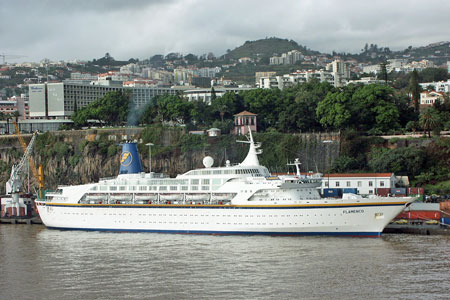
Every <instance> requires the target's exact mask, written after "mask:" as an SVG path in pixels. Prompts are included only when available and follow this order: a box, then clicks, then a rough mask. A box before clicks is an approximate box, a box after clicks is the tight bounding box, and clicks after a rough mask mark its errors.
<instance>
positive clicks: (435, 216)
mask: <svg viewBox="0 0 450 300" xmlns="http://www.w3.org/2000/svg"><path fill="white" fill-rule="evenodd" d="M395 218H396V219H408V220H425V221H426V220H439V219H440V218H441V212H440V211H428V210H415V211H403V212H401V213H400V214H398V215H397V216H396V217H395Z"/></svg>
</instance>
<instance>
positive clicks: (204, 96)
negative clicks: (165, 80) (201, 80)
mask: <svg viewBox="0 0 450 300" xmlns="http://www.w3.org/2000/svg"><path fill="white" fill-rule="evenodd" d="M252 89H253V88H241V87H232V88H225V87H224V88H221V87H214V93H215V94H216V97H222V96H223V95H225V93H227V92H232V93H235V94H237V93H239V92H240V91H248V90H252ZM211 91H212V90H211V89H210V88H205V89H202V88H197V89H189V90H185V91H184V93H183V95H184V97H186V98H187V99H188V100H189V101H203V102H205V103H206V104H208V105H209V104H211V98H212V93H211Z"/></svg>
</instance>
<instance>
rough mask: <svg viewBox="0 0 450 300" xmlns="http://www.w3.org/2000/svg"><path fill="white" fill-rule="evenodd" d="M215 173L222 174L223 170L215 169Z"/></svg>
mask: <svg viewBox="0 0 450 300" xmlns="http://www.w3.org/2000/svg"><path fill="white" fill-rule="evenodd" d="M213 174H222V170H214V171H213Z"/></svg>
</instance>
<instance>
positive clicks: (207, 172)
mask: <svg viewBox="0 0 450 300" xmlns="http://www.w3.org/2000/svg"><path fill="white" fill-rule="evenodd" d="M222 174H253V175H254V176H263V175H262V174H261V173H260V172H259V170H258V169H235V170H195V171H190V172H189V173H187V175H222Z"/></svg>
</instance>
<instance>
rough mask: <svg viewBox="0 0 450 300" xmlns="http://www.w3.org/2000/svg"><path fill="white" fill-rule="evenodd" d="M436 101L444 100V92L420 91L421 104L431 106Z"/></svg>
mask: <svg viewBox="0 0 450 300" xmlns="http://www.w3.org/2000/svg"><path fill="white" fill-rule="evenodd" d="M436 102H441V103H442V102H444V93H442V92H427V91H426V92H422V93H420V105H424V106H431V105H433V104H435V103H436Z"/></svg>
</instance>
